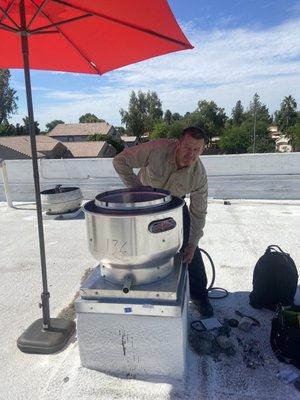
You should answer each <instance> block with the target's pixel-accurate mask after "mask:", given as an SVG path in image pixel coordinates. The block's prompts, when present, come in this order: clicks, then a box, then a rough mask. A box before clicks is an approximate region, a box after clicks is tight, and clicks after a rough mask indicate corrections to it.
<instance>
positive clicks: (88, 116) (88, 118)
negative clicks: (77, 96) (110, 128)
mask: <svg viewBox="0 0 300 400" xmlns="http://www.w3.org/2000/svg"><path fill="white" fill-rule="evenodd" d="M79 122H80V123H85V122H105V120H104V119H101V118H98V117H97V116H96V115H95V114H91V113H86V114H83V115H82V116H81V117H79Z"/></svg>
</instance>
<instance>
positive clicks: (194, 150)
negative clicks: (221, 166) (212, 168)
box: [176, 133, 204, 168]
mask: <svg viewBox="0 0 300 400" xmlns="http://www.w3.org/2000/svg"><path fill="white" fill-rule="evenodd" d="M203 149H204V139H195V138H193V137H192V136H191V135H190V134H189V133H186V134H185V135H184V136H183V138H181V139H180V140H178V142H177V152H176V161H177V164H178V166H179V167H180V168H182V167H189V166H190V165H192V164H194V163H195V162H196V161H197V160H198V157H199V156H200V154H202V152H203Z"/></svg>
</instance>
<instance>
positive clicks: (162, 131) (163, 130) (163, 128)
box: [150, 122, 170, 139]
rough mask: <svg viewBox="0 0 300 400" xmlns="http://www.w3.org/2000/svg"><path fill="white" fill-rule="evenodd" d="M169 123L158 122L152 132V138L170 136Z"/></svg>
mask: <svg viewBox="0 0 300 400" xmlns="http://www.w3.org/2000/svg"><path fill="white" fill-rule="evenodd" d="M169 126H170V125H169V124H168V123H167V122H157V123H156V124H155V125H154V128H153V130H152V132H151V134H150V139H159V138H166V137H168V130H169Z"/></svg>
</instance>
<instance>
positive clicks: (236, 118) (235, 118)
mask: <svg viewBox="0 0 300 400" xmlns="http://www.w3.org/2000/svg"><path fill="white" fill-rule="evenodd" d="M231 116H232V122H233V125H236V126H239V125H241V123H242V122H243V121H245V114H244V107H243V106H242V102H241V100H238V101H237V102H236V105H235V106H234V108H233V109H232V112H231Z"/></svg>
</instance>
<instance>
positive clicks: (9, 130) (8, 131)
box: [0, 123, 16, 136]
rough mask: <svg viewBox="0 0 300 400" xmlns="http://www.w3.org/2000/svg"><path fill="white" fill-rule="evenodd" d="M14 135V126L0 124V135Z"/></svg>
mask: <svg viewBox="0 0 300 400" xmlns="http://www.w3.org/2000/svg"><path fill="white" fill-rule="evenodd" d="M13 135H16V128H15V127H14V126H13V125H10V124H7V123H5V124H0V136H13Z"/></svg>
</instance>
